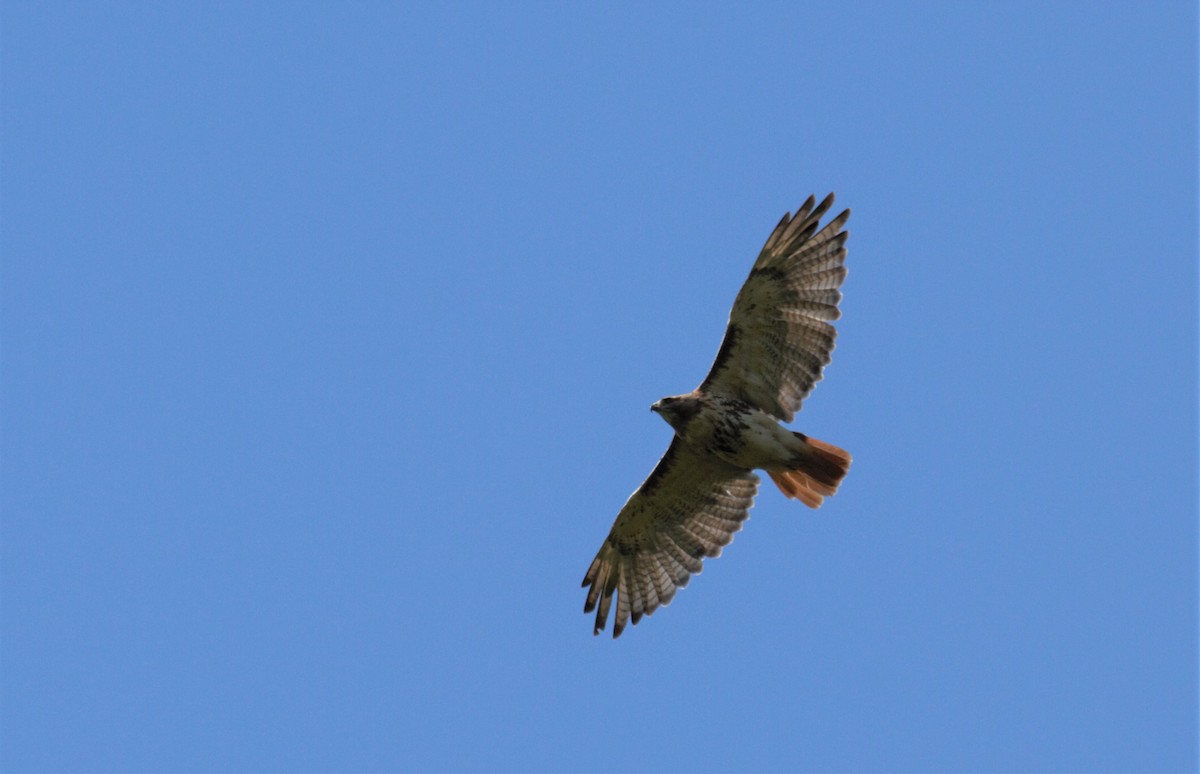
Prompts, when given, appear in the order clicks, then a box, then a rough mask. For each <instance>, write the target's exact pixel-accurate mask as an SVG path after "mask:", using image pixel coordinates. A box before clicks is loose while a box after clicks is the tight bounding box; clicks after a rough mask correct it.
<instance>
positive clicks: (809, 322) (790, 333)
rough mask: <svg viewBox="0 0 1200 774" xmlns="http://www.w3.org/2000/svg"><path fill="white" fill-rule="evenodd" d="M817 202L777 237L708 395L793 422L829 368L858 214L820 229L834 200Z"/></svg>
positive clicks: (740, 302) (736, 313)
mask: <svg viewBox="0 0 1200 774" xmlns="http://www.w3.org/2000/svg"><path fill="white" fill-rule="evenodd" d="M815 201H816V197H813V196H810V197H809V198H808V199H807V200H806V201H805V202H804V204H803V205H801V207H800V209H799V210H797V211H796V214H795V215H794V216H791V215H784V217H783V220H781V221H779V225H778V226H776V227H775V230H774V231H773V232H771V236H770V237H768V239H767V242H766V244H765V245H764V246H763V249H762V252H761V253H760V254H759V256H758V259H757V260H756V261H755V263H754V268H753V269H752V270H751V271H750V276H749V277H747V278H746V282H745V284H743V285H742V289H741V291H740V292H739V293H738V296H737V299H736V300H735V301H734V302H733V309H732V311H731V312H730V313H729V325H728V326H727V327H726V329H725V338H724V340H723V341H722V342H721V348H720V349H719V350H718V352H717V357H716V360H715V361H714V362H713V365H712V368H711V369H710V370H709V373H708V376H707V377H705V379H704V381H703V382H702V383H701V384H700V388H699V389H700V391H701V392H708V393H714V394H723V395H728V396H730V397H735V398H739V399H741V400H745V401H747V402H749V403H751V404H752V405H754V406H757V407H758V408H760V409H762V410H763V411H766V412H767V413H769V414H771V415H773V416H775V417H777V418H779V419H781V420H783V421H785V422H790V421H791V420H792V419H793V418H794V417H795V414H796V412H797V411H799V410H800V405H801V403H802V402H803V401H804V398H806V397H807V396H808V394H809V393H810V392H812V389H813V387H814V386H815V385H816V383H817V382H819V381H820V380H821V373H822V371H823V369H824V368H825V366H826V365H828V364H829V361H830V357H831V355H832V352H833V347H834V340H835V338H836V336H837V331H836V330H835V329H834V327H833V326H832V325H830V324H829V321H831V320H836V319H838V317H840V312H839V311H838V304H839V303H840V302H841V299H842V294H841V291H840V288H841V285H842V281H843V280H845V278H846V267H845V266H844V265H843V264H844V262H845V259H846V238H847V237H848V236H849V232H846V231H843V230H842V229H843V227H844V226H845V225H846V221H847V220H848V219H849V217H850V210H845V211H843V212H842V213H841V214H840V215H838V216H837V217H835V218H833V219H832V220H831V221H829V222H828V223H826V224H825V226H824V227H822V228H819V229H818V226H819V225H820V220H821V217H822V216H823V215H825V213H826V212H828V211H829V209H830V207H832V206H833V194H830V195H829V196H827V197H825V199H824V200H823V201H822V202H821V203H820V204H817V205H816V206H815V207H814V203H815Z"/></svg>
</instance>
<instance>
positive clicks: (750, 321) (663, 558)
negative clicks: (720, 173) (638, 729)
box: [583, 194, 850, 637]
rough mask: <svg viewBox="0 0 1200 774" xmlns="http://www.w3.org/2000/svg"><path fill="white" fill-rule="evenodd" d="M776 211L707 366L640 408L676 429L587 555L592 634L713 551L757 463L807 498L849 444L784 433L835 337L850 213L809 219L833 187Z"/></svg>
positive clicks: (642, 606)
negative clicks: (791, 211)
mask: <svg viewBox="0 0 1200 774" xmlns="http://www.w3.org/2000/svg"><path fill="white" fill-rule="evenodd" d="M815 201H816V199H815V197H812V196H810V197H809V198H808V201H806V202H805V203H804V205H803V206H802V207H801V208H800V209H799V210H798V211H797V212H796V214H795V215H794V216H792V215H784V216H783V220H781V221H779V225H778V226H776V227H775V230H774V231H773V232H771V236H770V238H769V239H767V243H766V245H764V246H763V249H762V252H761V253H760V254H759V256H758V260H756V261H755V262H754V268H753V269H751V270H750V276H749V277H747V278H746V282H745V284H744V285H742V290H741V292H739V293H738V296H737V299H736V300H735V301H734V302H733V310H732V311H731V312H730V313H729V325H728V327H727V328H726V329H725V339H724V341H722V342H721V349H720V350H719V351H718V352H717V358H716V361H715V362H714V363H713V365H712V369H711V370H710V371H709V372H708V376H706V377H705V378H704V381H703V382H701V383H700V386H699V387H697V388H696V389H695V390H694V391H692V392H690V393H688V394H687V395H676V396H674V397H669V398H663V399H662V400H660V401H658V402H657V403H655V404H654V405H653V406H651V407H650V409H651V410H652V411H656V412H658V414H659V415H660V416H661V417H662V418H663V419H665V420H666V421H667V423H668V424H670V425H671V427H673V428H675V437H674V438H673V439H672V440H671V445H670V447H668V448H667V453H666V454H665V455H663V458H662V459H661V460H659V463H658V466H657V467H655V468H654V471H653V472H652V473H651V474H650V477H649V478H647V479H646V481H645V483H643V484H642V485H641V486H640V487H638V490H637V491H636V492H634V493H633V494H632V495H631V496H630V497H629V500H628V501H627V502H626V503H625V507H624V508H622V509H621V512H620V513H619V514H618V515H617V520H616V522H615V523H614V524H613V526H612V530H611V531H610V532H609V533H608V538H607V539H606V540H605V541H604V545H603V546H601V547H600V552H599V553H598V554H596V558H595V559H593V560H592V565H591V567H589V568H588V571H587V575H585V576H584V578H583V585H584V586H585V587H590V588H588V594H587V601H586V602H585V604H584V606H583V612H585V613H590V612H591V611H592V610H595V611H596V626H595V629H594V631H593V633H594V634H599V633H600V631H601V630H602V629H604V625H605V623H606V622H607V620H608V612H609V609H610V608H611V607H612V601H613V595H614V594H615V595H616V597H617V617H616V621H615V622H614V624H613V637H619V636H620V634H621V632H622V631H623V630H624V629H625V623H626V622H627V621H629V620H630V619H631V618H632V620H633V623H634V624H637V622H638V621H639V620H641V618H642V616H643V615H649V614H651V613H653V612H654V611H655V610H657V609H658V607H659V606H660V605H665V604H667V603H669V602H670V601H671V599H672V598H673V597H674V596H675V592H676V590H678V589H681V588H683V587H684V586H686V585H687V583H688V580H689V579H690V578H691V576H692V574H693V573H698V572H700V570H701V569H702V566H701V559H702V557H705V556H720V554H721V547H722V546H725V545H728V544H729V542H730V541H731V540H733V534H734V533H735V532H737V531H738V530H740V529H741V528H742V522H743V521H745V520H746V518H747V517H748V516H749V510H750V506H751V505H752V504H753V503H754V495H755V492H756V491H757V489H758V476H756V475H755V474H754V472H753V471H754V470H755V469H762V470H765V471H766V472H767V475H768V476H770V477H771V480H772V481H774V482H775V484H776V485H777V486H778V487H779V489H780V490H781V491H782V492H783V493H784V494H785V495H787V496H788V497H790V498H795V499H798V500H800V501H801V502H803V503H804V504H805V505H807V506H809V507H810V508H817V507H819V506H820V505H821V502H822V501H823V500H824V498H826V497H828V496H829V495H832V494H833V493H834V492H836V491H837V488H838V484H840V483H841V481H842V478H843V477H845V475H846V471H847V470H849V468H850V455H849V454H848V453H847V452H845V451H843V450H842V449H839V448H838V447H836V446H832V445H830V444H827V443H824V442H822V441H818V440H816V439H815V438H809V437H808V436H806V435H804V434H802V433H796V432H792V431H791V430H788V429H787V428H785V427H783V426H782V425H781V424H780V422H781V421H782V422H790V421H792V417H793V416H794V415H795V412H797V411H799V410H800V403H801V401H803V400H804V398H805V397H806V396H807V395H808V394H809V392H811V391H812V388H813V386H814V385H815V384H816V383H817V382H818V381H819V380H820V379H821V369H822V368H824V367H825V365H827V364H828V363H829V359H830V353H831V352H832V351H833V340H834V336H835V335H836V333H835V331H834V328H833V326H832V325H830V324H829V322H828V321H829V320H836V319H837V318H838V316H839V312H838V302H839V301H841V298H842V294H841V292H840V291H839V290H838V288H839V287H841V284H842V280H843V279H845V278H846V269H845V267H844V266H843V265H842V264H843V261H844V260H845V258H846V247H845V245H846V237H848V236H849V233H848V232H845V231H842V227H843V226H844V225H845V224H846V221H847V220H848V219H849V218H850V210H846V211H844V212H843V213H842V214H841V215H838V216H837V217H836V218H834V219H833V220H831V221H830V222H829V223H828V224H827V225H826V226H825V227H824V228H822V229H820V230H819V231H818V230H817V226H818V225H819V223H820V220H821V217H822V216H823V215H824V214H825V213H826V212H827V211H828V210H829V208H830V207H831V206H832V205H833V194H830V195H829V196H827V197H825V200H824V201H822V202H821V203H820V204H819V205H816V208H815V209H814V207H813V204H814V203H815Z"/></svg>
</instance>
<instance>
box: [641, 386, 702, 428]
mask: <svg viewBox="0 0 1200 774" xmlns="http://www.w3.org/2000/svg"><path fill="white" fill-rule="evenodd" d="M650 410H651V411H653V412H655V413H656V414H658V415H659V416H660V417H662V418H663V419H664V420H666V422H667V424H668V425H670V426H671V427H673V428H675V430H676V431H678V432H683V428H684V427H685V426H686V425H687V423H688V420H690V419H691V418H692V417H694V416H696V414H698V413H699V412H700V399H699V398H698V397H696V396H695V395H672V396H670V397H668V398H663V399H662V400H660V401H657V402H655V403H654V404H652V405H651V406H650Z"/></svg>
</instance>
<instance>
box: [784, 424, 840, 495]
mask: <svg viewBox="0 0 1200 774" xmlns="http://www.w3.org/2000/svg"><path fill="white" fill-rule="evenodd" d="M796 436H797V437H799V438H800V439H801V440H803V441H805V442H806V443H807V446H808V449H807V452H808V453H807V454H804V455H802V456H801V457H800V458H798V459H797V460H795V464H794V467H788V468H776V469H775V470H768V471H767V475H769V476H770V477H771V480H772V481H774V482H775V485H776V486H778V487H779V491H781V492H783V493H784V495H786V496H787V497H789V498H792V499H794V500H799V501H801V502H802V503H804V504H805V505H807V506H808V507H809V508H819V507H821V503H823V502H824V501H825V498H826V497H829V496H830V495H832V494H834V493H835V492H837V488H838V485H839V484H841V483H842V479H843V478H845V477H846V473H847V472H848V471H849V470H850V453H849V452H847V451H846V450H845V449H839V448H838V447H836V446H834V445H833V444H829V443H825V442H824V441H818V440H817V439H815V438H809V437H808V436H806V435H804V434H802V433H796Z"/></svg>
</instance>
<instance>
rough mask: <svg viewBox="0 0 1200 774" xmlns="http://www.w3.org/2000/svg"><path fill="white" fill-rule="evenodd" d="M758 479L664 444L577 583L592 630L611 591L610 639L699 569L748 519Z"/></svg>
mask: <svg viewBox="0 0 1200 774" xmlns="http://www.w3.org/2000/svg"><path fill="white" fill-rule="evenodd" d="M757 490H758V476H756V475H754V474H753V473H752V472H750V471H748V470H743V469H741V468H735V467H733V466H731V465H728V464H726V463H724V462H722V461H721V460H720V459H718V458H716V457H712V456H705V455H702V454H700V453H699V452H697V451H694V450H693V449H692V448H691V447H689V446H686V445H685V444H683V443H682V442H681V441H680V440H679V439H678V438H676V439H675V440H673V441H671V445H670V447H669V448H668V449H667V453H666V454H664V455H663V458H662V459H661V460H659V462H658V465H657V466H656V467H655V468H654V472H652V473H651V474H650V477H649V478H647V479H646V481H645V483H643V484H642V485H641V486H640V487H638V490H637V491H636V492H634V493H633V495H631V496H630V498H629V501H628V502H626V503H625V507H624V508H622V509H621V512H620V513H619V514H617V520H616V522H614V523H613V526H612V531H610V532H609V533H608V538H607V539H606V540H605V541H604V545H603V546H601V547H600V552H599V553H597V554H596V558H595V559H593V560H592V565H591V567H589V568H588V571H587V575H585V576H584V578H583V585H584V586H585V587H588V586H590V587H591V588H590V589H588V595H587V601H586V603H585V604H584V606H583V612H585V613H590V612H592V610H593V609H594V610H596V627H595V629H594V630H593V634H599V633H600V631H601V630H602V629H604V625H605V623H606V622H607V620H608V611H609V609H610V607H611V606H612V601H613V594H614V593H615V594H616V595H617V617H616V620H615V622H614V623H613V637H614V638H616V637H619V636H620V635H621V632H622V631H623V630H624V629H625V622H626V621H627V620H629V618H630V617H631V616H632V618H633V623H634V624H636V623H637V622H638V621H640V620H641V618H642V616H643V615H649V614H651V613H653V612H654V611H655V610H657V609H658V607H659V605H665V604H668V603H669V602H670V601H671V599H672V598H673V597H674V596H675V591H676V590H677V589H681V588H683V587H684V586H686V585H687V583H688V580H689V579H690V578H691V576H692V574H693V573H698V572H700V570H701V569H702V566H701V563H700V561H701V559H702V558H703V557H705V556H720V555H721V548H722V546H726V545H728V544H729V542H730V541H731V540H733V533H735V532H737V531H738V530H740V529H741V528H742V522H744V521H745V520H746V518H747V516H749V513H748V512H749V510H750V506H751V505H752V504H753V503H754V494H755V492H756V491H757Z"/></svg>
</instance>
